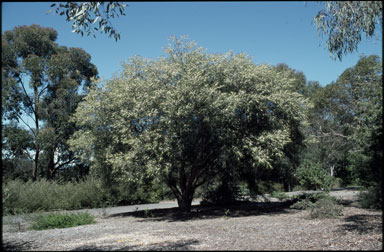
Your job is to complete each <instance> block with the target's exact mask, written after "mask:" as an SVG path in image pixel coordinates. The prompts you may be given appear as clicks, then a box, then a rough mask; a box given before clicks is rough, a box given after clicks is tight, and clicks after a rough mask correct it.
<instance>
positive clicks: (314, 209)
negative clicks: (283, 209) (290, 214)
mask: <svg viewBox="0 0 384 252" xmlns="http://www.w3.org/2000/svg"><path fill="white" fill-rule="evenodd" d="M291 200H292V201H293V202H295V203H294V204H292V205H291V206H290V208H292V209H298V210H309V211H310V213H309V218H312V219H316V218H337V217H339V216H341V215H342V211H343V206H341V205H340V204H339V203H340V202H339V200H338V199H336V198H335V197H332V196H330V195H329V194H327V193H310V194H302V195H299V196H295V197H292V198H291Z"/></svg>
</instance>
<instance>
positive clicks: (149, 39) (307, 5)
mask: <svg viewBox="0 0 384 252" xmlns="http://www.w3.org/2000/svg"><path fill="white" fill-rule="evenodd" d="M50 5H51V2H5V3H4V2H2V13H1V14H2V15H1V17H2V27H1V28H2V32H4V31H6V30H11V29H13V28H14V27H15V26H21V25H31V24H38V25H40V26H43V27H52V28H54V29H56V30H57V32H58V39H57V41H56V42H57V43H58V44H59V45H63V46H67V47H80V48H83V49H84V50H85V51H87V52H88V53H89V54H90V55H91V57H92V62H93V63H94V64H95V65H96V66H97V68H98V70H99V75H100V77H102V78H103V79H109V78H111V77H112V76H113V74H114V73H116V72H118V71H120V70H121V61H123V60H124V61H125V60H128V59H129V57H131V56H133V55H140V56H144V57H148V58H157V57H159V56H161V55H164V52H163V49H164V48H165V47H166V46H167V45H168V43H169V42H168V37H169V36H173V35H175V36H181V35H188V36H189V38H190V39H192V40H194V41H196V42H197V44H198V45H200V46H202V47H204V48H206V49H207V50H208V52H209V53H225V52H227V51H229V50H233V51H234V52H235V53H241V52H244V53H246V54H247V55H249V56H252V58H253V61H254V63H256V64H260V63H267V64H271V65H276V64H278V63H285V64H287V65H288V66H289V67H291V68H293V69H295V70H298V71H301V72H303V73H304V74H305V76H306V78H307V80H314V81H319V82H320V84H321V85H323V86H324V85H327V84H329V83H331V82H332V81H335V80H336V79H337V78H338V76H340V74H341V73H342V72H343V71H344V70H345V69H346V68H348V67H352V66H354V65H355V64H356V63H357V61H358V59H359V56H360V55H361V54H365V55H370V54H377V55H379V56H380V57H382V39H381V38H380V40H378V39H377V38H376V39H375V38H373V39H370V40H365V36H363V41H362V43H361V44H360V45H359V47H358V51H357V52H355V53H353V54H349V55H347V56H344V58H343V61H342V62H340V61H335V60H333V59H331V58H330V57H329V52H328V51H327V49H326V45H325V38H323V39H322V38H321V36H318V35H317V31H316V27H315V24H314V23H312V18H313V17H314V16H315V15H316V14H317V12H318V11H319V10H320V9H321V8H322V7H323V6H324V5H323V4H322V3H319V2H310V1H309V2H274V1H271V2H235V1H234V2H128V7H126V9H125V12H126V16H120V17H119V18H117V19H113V20H112V24H113V26H114V27H115V28H116V29H117V30H118V31H119V32H120V34H121V40H118V42H116V41H115V40H114V39H113V38H108V36H107V35H105V34H101V33H96V39H95V38H93V37H92V36H90V37H87V36H85V37H81V35H78V34H76V33H72V29H71V23H69V22H66V21H65V17H64V16H59V15H58V14H54V13H50V14H47V13H46V12H47V11H48V10H49V9H50Z"/></svg>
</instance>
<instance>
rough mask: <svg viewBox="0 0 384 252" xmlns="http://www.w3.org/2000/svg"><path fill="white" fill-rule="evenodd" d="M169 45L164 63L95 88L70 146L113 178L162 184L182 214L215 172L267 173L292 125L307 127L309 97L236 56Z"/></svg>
mask: <svg viewBox="0 0 384 252" xmlns="http://www.w3.org/2000/svg"><path fill="white" fill-rule="evenodd" d="M172 42H173V45H172V46H170V47H168V48H167V49H166V53H167V54H168V57H162V58H160V59H158V60H148V59H144V58H140V57H135V58H132V59H131V60H130V62H129V63H126V64H124V70H123V73H122V74H121V76H120V77H117V78H115V79H113V80H111V81H108V82H107V83H106V85H105V87H101V88H95V89H93V90H92V91H91V92H90V93H89V95H88V96H87V97H86V98H85V100H84V102H83V103H81V105H80V106H79V107H78V109H77V112H76V114H75V116H74V118H73V120H74V121H75V122H76V123H77V125H78V127H79V128H81V130H79V131H77V132H76V133H75V134H74V136H73V137H72V139H71V140H70V144H71V145H72V149H73V150H74V151H77V152H78V153H79V154H81V156H82V157H83V158H84V159H85V160H89V159H90V158H91V157H92V158H93V160H94V161H93V169H98V170H99V171H102V172H104V174H108V176H109V177H110V178H111V181H112V180H113V179H115V180H120V181H125V182H129V181H140V180H143V179H144V178H161V179H162V181H164V182H165V183H167V185H168V186H169V187H170V188H171V190H172V191H173V193H174V194H175V197H176V198H177V199H178V202H179V203H183V204H184V203H185V207H186V209H188V208H189V207H188V205H190V202H191V201H192V198H193V194H194V192H195V189H196V188H197V187H199V186H200V185H202V184H204V183H206V182H207V181H208V180H210V179H212V178H213V177H214V176H215V174H220V173H223V172H227V173H231V172H232V173H236V171H237V172H238V173H239V170H242V169H248V170H249V172H255V171H256V169H257V168H263V169H272V168H273V165H272V164H273V161H274V160H276V159H278V158H281V157H282V156H284V155H285V153H284V147H285V146H286V145H287V144H288V143H290V142H291V141H292V139H291V134H290V133H291V130H292V127H290V125H296V126H298V125H301V124H302V123H305V109H306V107H307V100H306V99H304V98H303V97H302V96H301V95H300V94H299V93H297V92H295V91H293V88H292V85H293V82H294V80H293V79H291V78H290V77H289V75H288V73H285V72H279V71H277V70H276V69H274V68H273V67H270V66H267V65H259V66H256V65H254V64H253V63H252V60H251V59H250V58H248V57H246V56H245V55H244V54H240V55H234V54H233V53H231V52H229V53H227V54H224V55H217V54H207V53H205V52H204V51H203V49H202V48H201V47H196V44H195V43H194V42H190V41H187V40H184V39H181V40H180V39H173V40H172ZM128 94H129V95H128Z"/></svg>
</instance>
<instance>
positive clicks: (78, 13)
mask: <svg viewBox="0 0 384 252" xmlns="http://www.w3.org/2000/svg"><path fill="white" fill-rule="evenodd" d="M104 4H106V7H105V6H104ZM55 6H56V4H52V5H51V8H52V7H55ZM126 6H127V5H126V4H122V3H120V2H107V3H105V2H83V3H78V2H67V3H65V4H61V3H60V4H58V6H57V7H56V9H55V12H56V14H60V16H62V15H64V14H65V15H66V21H67V22H73V24H72V28H73V31H72V32H76V33H77V34H81V36H83V35H84V32H86V33H87V36H89V35H90V34H91V33H92V32H95V31H98V30H100V32H101V33H103V32H104V33H105V34H109V37H111V36H114V38H115V40H116V41H117V40H118V39H120V33H118V32H117V31H116V30H115V29H114V28H113V26H112V25H111V22H110V19H112V18H114V17H115V16H116V17H119V15H122V16H125V13H124V8H125V7H126ZM49 11H51V10H49ZM119 13H120V14H119ZM97 22H98V24H99V27H98V28H97V27H93V29H91V27H92V26H93V25H94V24H95V23H97ZM93 37H95V38H96V35H95V34H93Z"/></svg>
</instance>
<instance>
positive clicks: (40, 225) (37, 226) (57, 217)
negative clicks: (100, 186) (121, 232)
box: [31, 212, 96, 230]
mask: <svg viewBox="0 0 384 252" xmlns="http://www.w3.org/2000/svg"><path fill="white" fill-rule="evenodd" d="M94 223H96V221H95V220H94V217H93V216H92V215H90V214H89V213H87V212H86V213H78V214H62V213H55V214H48V215H42V216H39V218H37V221H36V222H35V223H34V224H33V225H32V227H31V228H32V229H34V230H43V229H53V228H69V227H76V226H81V225H87V224H94Z"/></svg>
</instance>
